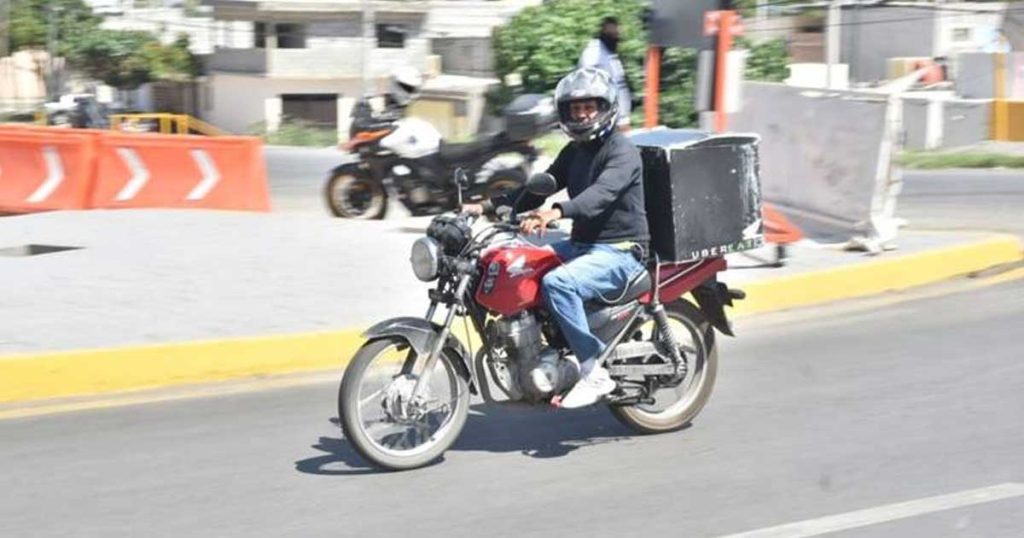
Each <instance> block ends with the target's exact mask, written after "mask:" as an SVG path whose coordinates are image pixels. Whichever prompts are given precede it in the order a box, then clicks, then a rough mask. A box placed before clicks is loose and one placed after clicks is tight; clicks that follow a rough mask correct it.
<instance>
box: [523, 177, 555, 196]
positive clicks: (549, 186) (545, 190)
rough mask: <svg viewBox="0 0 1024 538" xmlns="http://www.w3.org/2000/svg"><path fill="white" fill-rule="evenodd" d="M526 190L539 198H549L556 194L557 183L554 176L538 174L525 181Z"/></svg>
mask: <svg viewBox="0 0 1024 538" xmlns="http://www.w3.org/2000/svg"><path fill="white" fill-rule="evenodd" d="M526 190H528V191H530V192H531V193H532V194H536V195H539V196H551V195H552V194H555V193H556V192H558V182H557V181H555V176H553V175H551V174H549V173H547V172H538V173H536V174H533V175H532V176H530V179H528V180H526Z"/></svg>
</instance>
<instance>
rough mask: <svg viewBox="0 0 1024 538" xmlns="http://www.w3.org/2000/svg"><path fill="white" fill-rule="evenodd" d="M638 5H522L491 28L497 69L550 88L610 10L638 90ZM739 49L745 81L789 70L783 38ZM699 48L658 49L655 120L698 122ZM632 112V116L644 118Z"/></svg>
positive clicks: (602, 1) (567, 0) (743, 43)
mask: <svg viewBox="0 0 1024 538" xmlns="http://www.w3.org/2000/svg"><path fill="white" fill-rule="evenodd" d="M643 7H644V3H643V2H641V1H640V0H616V1H612V0H594V1H589V0H551V1H549V2H545V3H544V4H542V5H539V6H535V7H531V8H527V9H524V10H523V11H521V12H520V13H519V14H518V15H516V16H515V17H514V18H513V19H512V20H511V21H509V23H508V24H506V25H505V26H502V27H499V28H496V29H495V32H494V59H495V70H496V72H497V74H498V76H499V77H502V78H504V76H505V75H507V74H509V73H518V74H519V75H520V76H521V78H522V81H523V90H524V91H527V92H537V93H549V92H551V91H552V90H554V87H555V85H556V84H557V83H558V80H559V78H561V77H562V76H563V75H565V74H566V73H568V72H569V71H571V70H572V69H573V68H575V67H576V62H577V61H578V59H579V55H580V52H582V50H583V47H584V46H585V45H586V43H587V40H589V39H591V38H592V37H593V35H594V33H595V31H596V29H597V27H598V24H599V23H600V20H601V19H602V18H603V17H605V16H608V15H613V16H616V17H618V19H619V30H620V34H621V35H622V42H621V43H619V51H618V52H619V58H620V59H621V60H622V64H623V67H624V68H625V69H626V74H627V76H628V77H629V78H630V80H631V82H632V83H633V89H634V91H635V92H636V93H638V94H639V93H641V92H642V91H643V87H644V79H643V74H644V71H643V60H644V51H645V50H646V48H647V34H646V32H645V31H644V30H643V26H642V24H641V19H640V17H641V13H642V10H643ZM736 45H737V47H738V48H747V49H749V50H750V55H749V56H748V57H747V69H746V77H747V79H749V80H768V81H781V80H783V79H785V78H786V76H787V75H788V70H787V68H786V64H787V61H788V53H787V51H786V44H785V42H784V41H783V40H781V39H775V40H769V41H764V42H760V43H753V42H751V41H750V40H746V39H743V38H740V39H739V40H737V44H736ZM696 78H697V51H696V50H694V49H679V48H668V49H665V51H664V53H663V54H662V62H661V80H660V81H659V119H660V121H661V123H663V124H665V125H667V126H669V127H687V126H693V125H695V124H696V123H697V114H696V112H695V110H694V102H693V100H694V87H695V81H696ZM511 94H512V91H511V89H509V88H505V87H502V88H501V89H500V90H499V91H497V92H495V93H494V94H492V95H491V96H490V97H491V101H492V105H502V104H504V103H506V102H507V101H508V99H509V98H510V97H511ZM642 114H643V112H642V110H635V111H634V118H637V119H638V118H639V117H640V116H642Z"/></svg>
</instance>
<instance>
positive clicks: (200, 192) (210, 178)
mask: <svg viewBox="0 0 1024 538" xmlns="http://www.w3.org/2000/svg"><path fill="white" fill-rule="evenodd" d="M191 153H192V159H193V160H194V161H195V162H196V165H198V166H199V171H200V172H202V173H203V179H202V180H201V181H200V182H199V184H198V185H196V186H195V187H193V188H192V192H189V193H188V196H186V197H185V199H186V200H201V199H203V198H205V197H206V195H207V194H209V193H210V191H211V190H213V187H214V186H216V185H217V182H219V181H220V173H219V172H217V166H216V165H214V164H213V159H211V158H210V154H209V153H206V152H205V151H203V150H201V149H193V150H191Z"/></svg>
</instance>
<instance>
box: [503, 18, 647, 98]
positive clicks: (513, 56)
mask: <svg viewBox="0 0 1024 538" xmlns="http://www.w3.org/2000/svg"><path fill="white" fill-rule="evenodd" d="M642 9H643V4H642V3H641V2H640V1H639V0H551V1H549V2H545V3H544V4H542V5H539V6H534V7H529V8H526V9H524V10H523V11H521V12H519V14H517V15H516V16H515V17H514V18H513V19H512V20H511V21H509V23H508V24H506V25H505V26H502V27H498V28H495V31H494V60H495V71H496V72H497V74H498V76H499V77H502V78H504V76H505V75H507V74H509V73H518V74H519V75H520V76H521V77H522V80H523V90H525V91H527V92H538V93H544V92H550V91H552V90H553V89H554V87H555V85H556V84H557V83H558V80H559V79H560V78H561V77H562V76H564V75H565V74H566V73H568V72H569V71H571V70H573V69H574V68H575V67H576V64H577V62H578V61H579V57H580V53H581V52H583V47H584V46H586V44H587V41H589V40H590V39H592V38H593V37H594V35H595V34H596V32H597V28H598V25H599V24H600V22H601V19H602V18H604V17H606V16H609V15H611V16H615V17H617V18H618V19H619V32H620V34H621V35H622V41H621V42H620V43H619V50H618V53H619V58H620V59H621V60H622V65H623V67H624V68H625V70H626V75H627V77H629V79H630V81H632V82H633V85H634V89H635V90H637V91H640V90H642V86H643V84H642V80H643V79H642V73H643V56H644V50H645V49H646V47H647V45H646V35H645V34H644V32H643V29H642V27H641V23H640V13H641V10H642ZM509 95H510V92H509V90H508V89H507V88H506V89H503V90H502V91H500V92H498V94H496V95H494V96H493V99H494V101H495V102H494V104H504V102H506V100H507V99H508V97H509Z"/></svg>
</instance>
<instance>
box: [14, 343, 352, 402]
mask: <svg viewBox="0 0 1024 538" xmlns="http://www.w3.org/2000/svg"><path fill="white" fill-rule="evenodd" d="M360 333H361V331H358V330H345V331H336V332H324V333H312V334H298V335H282V336H267V337H259V338H240V339H235V340H217V341H197V342H186V343H175V344H162V345H153V346H138V347H125V348H112V349H94V350H86V351H67V352H55V353H40V354H25V355H10V356H5V357H0V402H10V401H16V400H35V399H41V398H58V397H64V396H79V395H86V394H98V393H106V392H113V391H122V390H135V389H149V388H156V387H165V386H168V385H178V384H185V383H197V382H205V381H218V380H224V379H232V378H239V377H247V376H258V375H268V374H283V373H291V372H301V371H307V370H324V369H328V368H338V371H339V372H340V371H341V368H342V367H343V366H344V365H345V363H347V362H348V360H349V359H350V358H351V357H352V355H353V354H354V353H355V350H356V349H357V348H358V347H359V345H360V344H361V343H362V338H361V337H360Z"/></svg>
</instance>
